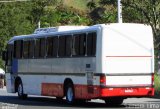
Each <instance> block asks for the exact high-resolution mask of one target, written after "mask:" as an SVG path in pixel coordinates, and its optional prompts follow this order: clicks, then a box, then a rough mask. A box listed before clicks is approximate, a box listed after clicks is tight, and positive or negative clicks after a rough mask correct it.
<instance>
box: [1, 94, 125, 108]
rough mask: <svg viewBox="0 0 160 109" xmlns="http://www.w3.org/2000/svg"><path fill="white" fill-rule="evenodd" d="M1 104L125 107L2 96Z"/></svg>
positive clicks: (42, 98)
mask: <svg viewBox="0 0 160 109" xmlns="http://www.w3.org/2000/svg"><path fill="white" fill-rule="evenodd" d="M0 102H1V103H9V104H17V105H24V106H53V107H72V108H73V107H75V108H76V107H79V108H103V107H106V108H123V107H125V106H124V105H120V106H107V105H106V104H105V103H99V102H86V103H84V102H78V101H77V103H76V104H74V105H69V104H67V103H66V101H65V100H57V99H55V98H48V97H32V96H31V97H28V98H27V99H26V100H20V99H19V98H18V97H16V96H1V95H0Z"/></svg>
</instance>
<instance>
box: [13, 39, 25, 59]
mask: <svg viewBox="0 0 160 109" xmlns="http://www.w3.org/2000/svg"><path fill="white" fill-rule="evenodd" d="M22 51H23V41H22V40H17V41H15V42H14V58H17V59H20V58H22Z"/></svg>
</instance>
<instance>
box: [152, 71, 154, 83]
mask: <svg viewBox="0 0 160 109" xmlns="http://www.w3.org/2000/svg"><path fill="white" fill-rule="evenodd" d="M152 86H154V73H152Z"/></svg>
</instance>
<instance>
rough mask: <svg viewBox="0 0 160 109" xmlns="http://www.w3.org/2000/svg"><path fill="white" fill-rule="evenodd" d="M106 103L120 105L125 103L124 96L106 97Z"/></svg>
mask: <svg viewBox="0 0 160 109" xmlns="http://www.w3.org/2000/svg"><path fill="white" fill-rule="evenodd" d="M105 103H106V104H107V105H111V106H119V105H121V104H122V103H123V98H108V99H105Z"/></svg>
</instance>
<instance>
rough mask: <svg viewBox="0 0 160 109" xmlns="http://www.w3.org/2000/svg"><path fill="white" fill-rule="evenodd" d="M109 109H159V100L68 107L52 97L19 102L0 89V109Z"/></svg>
mask: <svg viewBox="0 0 160 109" xmlns="http://www.w3.org/2000/svg"><path fill="white" fill-rule="evenodd" d="M90 108H93V109H94V108H98V109H110V108H119V109H123V108H125V109H126V108H130V109H139V108H143V109H145V108H148V109H160V98H128V99H125V100H124V103H123V104H122V105H120V106H118V107H114V106H106V105H105V103H104V102H103V101H101V100H92V101H89V102H87V103H81V104H80V103H77V104H74V105H72V106H71V105H68V104H67V103H66V102H65V100H62V101H58V100H57V99H55V98H52V97H40V96H29V98H28V99H26V100H20V99H18V97H17V94H10V93H7V92H6V90H5V89H0V109H90Z"/></svg>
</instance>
